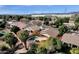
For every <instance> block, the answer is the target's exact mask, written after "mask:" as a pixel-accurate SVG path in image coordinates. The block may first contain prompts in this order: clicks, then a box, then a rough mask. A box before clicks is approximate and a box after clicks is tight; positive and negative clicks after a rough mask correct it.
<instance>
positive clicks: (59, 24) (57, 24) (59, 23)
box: [54, 18, 63, 28]
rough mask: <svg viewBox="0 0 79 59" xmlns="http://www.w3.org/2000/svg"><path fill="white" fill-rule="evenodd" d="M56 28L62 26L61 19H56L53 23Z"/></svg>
mask: <svg viewBox="0 0 79 59" xmlns="http://www.w3.org/2000/svg"><path fill="white" fill-rule="evenodd" d="M54 24H55V25H56V27H57V28H58V27H59V26H61V25H63V19H61V18H57V20H56V21H55V23H54Z"/></svg>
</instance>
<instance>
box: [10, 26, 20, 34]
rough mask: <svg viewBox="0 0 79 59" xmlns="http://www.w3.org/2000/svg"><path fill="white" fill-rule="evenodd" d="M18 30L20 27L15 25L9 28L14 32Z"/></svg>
mask: <svg viewBox="0 0 79 59" xmlns="http://www.w3.org/2000/svg"><path fill="white" fill-rule="evenodd" d="M19 30H20V28H19V27H17V26H13V27H12V28H11V31H12V32H14V33H17V32H18V31H19Z"/></svg>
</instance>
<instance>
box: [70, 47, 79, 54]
mask: <svg viewBox="0 0 79 59" xmlns="http://www.w3.org/2000/svg"><path fill="white" fill-rule="evenodd" d="M70 53H71V54H79V48H72V49H71V50H70Z"/></svg>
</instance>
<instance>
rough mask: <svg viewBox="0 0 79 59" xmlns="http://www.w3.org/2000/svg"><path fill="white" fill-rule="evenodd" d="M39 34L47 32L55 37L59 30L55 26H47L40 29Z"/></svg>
mask: <svg viewBox="0 0 79 59" xmlns="http://www.w3.org/2000/svg"><path fill="white" fill-rule="evenodd" d="M41 34H48V35H50V36H52V37H57V35H58V34H59V31H58V29H56V28H52V27H48V28H46V29H45V30H42V31H41Z"/></svg>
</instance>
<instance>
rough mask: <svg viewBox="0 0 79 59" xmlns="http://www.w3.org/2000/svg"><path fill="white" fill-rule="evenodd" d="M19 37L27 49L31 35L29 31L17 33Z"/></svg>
mask: <svg viewBox="0 0 79 59" xmlns="http://www.w3.org/2000/svg"><path fill="white" fill-rule="evenodd" d="M17 35H18V37H19V38H20V40H21V41H22V42H23V43H24V44H25V48H26V46H27V45H26V41H27V39H28V38H29V33H28V31H19V32H18V33H17Z"/></svg>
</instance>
